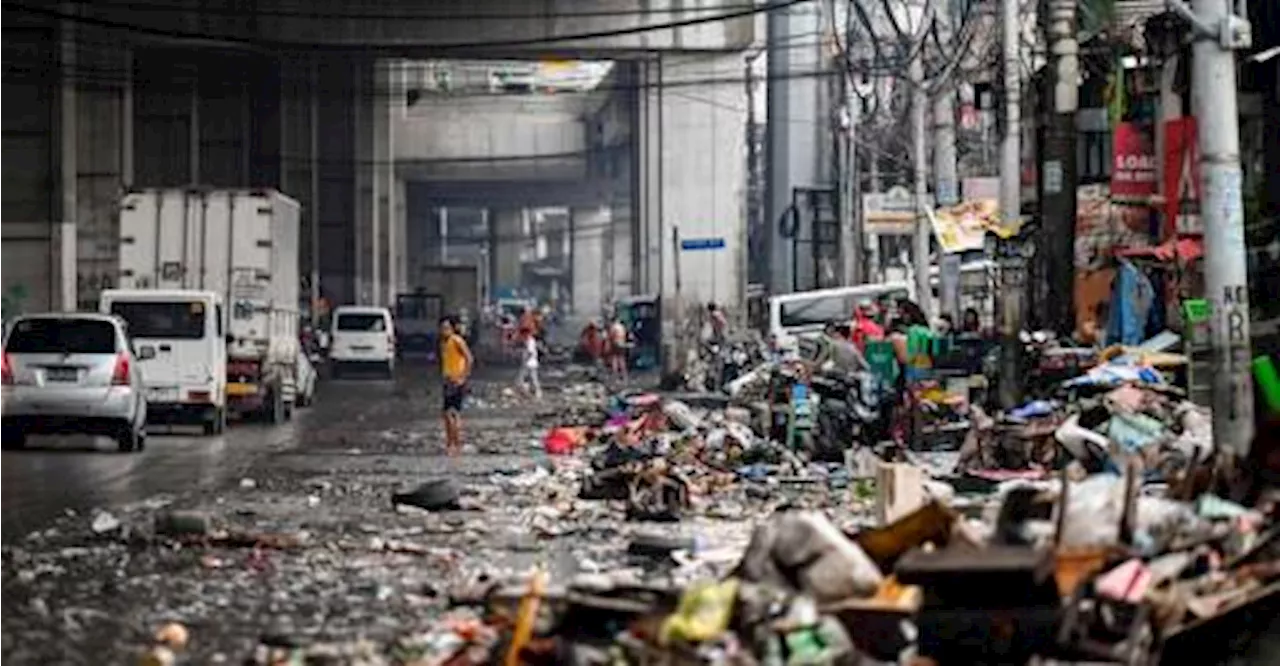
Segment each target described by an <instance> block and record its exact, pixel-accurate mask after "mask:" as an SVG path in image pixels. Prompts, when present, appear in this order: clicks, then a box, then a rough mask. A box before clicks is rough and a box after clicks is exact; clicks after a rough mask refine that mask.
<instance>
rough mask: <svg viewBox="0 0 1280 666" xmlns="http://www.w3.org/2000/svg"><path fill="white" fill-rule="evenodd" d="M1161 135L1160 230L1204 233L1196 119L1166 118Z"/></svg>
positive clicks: (1168, 232)
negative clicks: (1161, 222)
mask: <svg viewBox="0 0 1280 666" xmlns="http://www.w3.org/2000/svg"><path fill="white" fill-rule="evenodd" d="M1164 137H1165V139H1164V155H1163V159H1164V201H1165V203H1164V234H1165V236H1166V237H1172V236H1175V235H1177V234H1201V233H1204V225H1203V224H1202V223H1201V221H1200V164H1199V159H1200V153H1199V151H1198V150H1197V149H1196V119H1195V118H1194V117H1191V116H1184V117H1182V118H1177V119H1175V120H1170V121H1168V122H1166V123H1165V124H1164Z"/></svg>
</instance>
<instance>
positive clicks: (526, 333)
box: [516, 329, 542, 400]
mask: <svg viewBox="0 0 1280 666" xmlns="http://www.w3.org/2000/svg"><path fill="white" fill-rule="evenodd" d="M520 337H521V338H522V339H523V340H524V350H523V352H522V358H521V359H520V374H518V375H516V386H517V387H519V388H520V391H521V392H523V393H524V394H525V395H528V394H529V385H530V384H532V385H533V397H534V398H536V399H538V400H542V384H541V383H540V382H539V381H538V338H537V337H535V336H534V332H533V331H530V330H527V329H526V330H523V331H520Z"/></svg>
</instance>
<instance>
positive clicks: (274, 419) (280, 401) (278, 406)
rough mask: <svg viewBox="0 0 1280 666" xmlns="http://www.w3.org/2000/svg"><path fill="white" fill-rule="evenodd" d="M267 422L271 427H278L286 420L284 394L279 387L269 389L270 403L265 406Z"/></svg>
mask: <svg viewBox="0 0 1280 666" xmlns="http://www.w3.org/2000/svg"><path fill="white" fill-rule="evenodd" d="M267 420H268V422H270V423H271V425H280V424H282V423H284V422H285V421H286V420H288V417H287V415H286V414H285V403H284V392H283V391H281V390H280V387H279V386H276V387H274V388H272V389H271V403H270V404H269V405H268V406H267Z"/></svg>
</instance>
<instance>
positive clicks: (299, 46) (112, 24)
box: [0, 0, 814, 54]
mask: <svg viewBox="0 0 1280 666" xmlns="http://www.w3.org/2000/svg"><path fill="white" fill-rule="evenodd" d="M813 1H814V0H780V1H778V2H771V3H767V4H763V5H759V6H753V7H750V8H748V9H740V10H737V11H732V12H722V13H719V14H714V15H711V16H700V17H695V18H688V19H682V20H679V21H666V22H662V23H650V24H646V25H638V26H632V27H629V28H618V29H614V30H597V31H591V32H581V33H575V34H570V35H555V36H551V37H533V38H528V39H510V40H494V41H484V42H454V43H448V44H430V43H423V44H407V43H404V44H396V45H381V44H334V43H324V42H319V43H318V42H295V41H286V40H275V39H263V38H260V37H244V36H236V35H214V34H205V33H198V32H189V31H181V30H168V29H160V28H155V27H152V26H144V25H139V24H136V23H129V22H126V21H115V20H111V19H103V18H97V17H92V16H80V15H77V14H68V13H66V12H61V11H57V10H52V9H45V8H42V7H33V6H30V5H26V4H23V3H20V2H3V3H0V6H3V7H4V8H5V9H12V10H15V11H22V12H27V13H29V14H35V15H39V16H45V17H48V18H53V19H58V20H62V21H70V22H73V23H79V24H84V25H96V26H99V27H102V28H111V29H116V30H125V31H129V32H135V33H138V34H148V35H153V36H156V37H164V38H167V39H178V40H191V41H195V42H199V43H204V44H210V43H214V44H218V43H220V44H223V45H225V46H227V47H239V48H254V49H261V50H267V51H328V52H358V53H389V54H397V53H404V52H405V51H407V50H413V49H416V48H420V49H423V50H427V51H433V52H437V53H456V52H472V53H475V52H483V51H484V50H486V49H499V48H509V47H517V46H521V47H523V46H554V45H557V44H566V43H571V42H579V41H586V40H592V39H608V38H611V37H625V36H628V35H637V34H643V33H646V32H654V31H657V30H671V29H673V28H684V27H689V26H695V25H703V24H708V23H719V22H722V21H728V20H732V19H736V18H744V17H747V16H754V15H756V14H762V13H766V12H770V11H773V10H775V9H786V8H788V7H791V6H793V5H798V4H800V3H802V2H813Z"/></svg>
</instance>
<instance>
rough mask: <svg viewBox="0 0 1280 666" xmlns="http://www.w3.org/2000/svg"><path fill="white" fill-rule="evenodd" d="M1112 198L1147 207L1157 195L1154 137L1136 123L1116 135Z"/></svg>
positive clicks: (1122, 125)
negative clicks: (1152, 142)
mask: <svg viewBox="0 0 1280 666" xmlns="http://www.w3.org/2000/svg"><path fill="white" fill-rule="evenodd" d="M1112 160H1113V162H1112V166H1111V197H1112V199H1114V200H1117V201H1119V202H1125V201H1126V200H1127V201H1130V202H1133V203H1141V204H1146V203H1147V202H1148V201H1149V200H1150V198H1151V195H1153V194H1155V193H1156V156H1155V149H1154V148H1153V147H1152V145H1151V137H1150V136H1148V135H1147V133H1146V132H1145V131H1143V129H1142V128H1140V127H1138V126H1137V125H1135V124H1134V123H1120V124H1118V125H1116V127H1115V129H1114V130H1113V131H1112Z"/></svg>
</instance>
